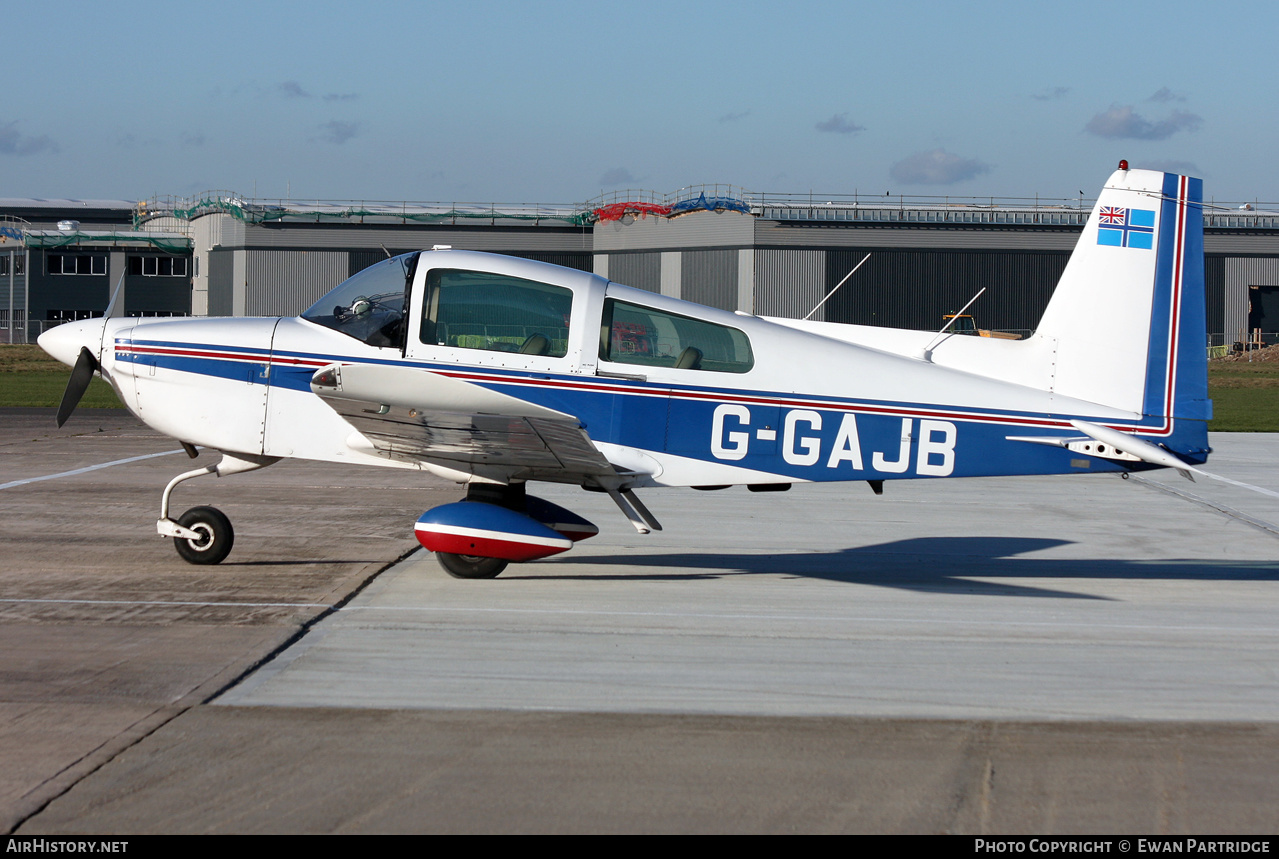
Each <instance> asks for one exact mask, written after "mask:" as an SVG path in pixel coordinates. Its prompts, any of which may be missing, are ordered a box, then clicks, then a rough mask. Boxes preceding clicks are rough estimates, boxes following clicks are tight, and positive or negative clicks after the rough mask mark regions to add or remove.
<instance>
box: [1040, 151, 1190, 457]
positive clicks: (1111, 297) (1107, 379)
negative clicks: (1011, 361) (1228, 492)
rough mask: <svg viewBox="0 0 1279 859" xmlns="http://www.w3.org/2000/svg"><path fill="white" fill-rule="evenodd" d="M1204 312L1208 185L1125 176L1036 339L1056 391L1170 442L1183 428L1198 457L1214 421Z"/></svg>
mask: <svg viewBox="0 0 1279 859" xmlns="http://www.w3.org/2000/svg"><path fill="white" fill-rule="evenodd" d="M1204 306H1205V298H1204V266H1203V185H1202V183H1201V182H1200V180H1198V179H1191V178H1189V177H1187V176H1177V175H1174V174H1171V173H1160V172H1157V171H1153V170H1124V169H1121V170H1118V171H1116V172H1115V173H1114V174H1113V175H1112V176H1111V177H1110V180H1109V181H1108V182H1107V183H1106V187H1105V188H1104V189H1103V190H1102V192H1101V195H1100V197H1099V198H1098V200H1097V205H1096V206H1095V207H1094V208H1093V211H1092V216H1091V217H1090V218H1089V219H1088V224H1087V225H1086V226H1085V227H1084V232H1083V235H1081V236H1080V238H1079V244H1078V245H1076V247H1075V252H1074V254H1073V255H1072V256H1071V258H1070V262H1069V263H1068V264H1067V266H1066V270H1065V272H1063V273H1062V276H1061V280H1060V282H1059V283H1058V284H1057V289H1056V291H1055V292H1054V293H1053V297H1052V301H1051V302H1049V305H1048V309H1047V310H1046V311H1045V312H1044V317H1043V320H1042V321H1041V322H1040V325H1039V329H1038V330H1037V331H1036V333H1035V335H1034V338H1035V339H1037V340H1041V341H1045V342H1044V343H1043V344H1042V345H1045V346H1049V347H1050V348H1051V351H1052V353H1053V354H1054V360H1053V370H1052V380H1053V382H1052V390H1053V392H1054V393H1058V394H1061V395H1063V396H1070V397H1075V398H1078V399H1081V400H1088V401H1091V402H1095V403H1101V404H1104V405H1107V406H1112V407H1115V408H1118V409H1122V410H1124V411H1128V412H1132V413H1134V414H1135V415H1140V416H1141V417H1140V419H1139V421H1138V422H1137V423H1136V424H1134V425H1133V426H1132V427H1130V428H1129V429H1130V430H1131V431H1136V432H1138V433H1140V434H1142V435H1147V436H1158V437H1161V438H1162V439H1164V440H1165V443H1167V441H1168V440H1170V439H1169V437H1170V436H1172V435H1173V433H1174V430H1175V431H1176V434H1177V436H1178V439H1177V444H1176V447H1177V448H1179V449H1181V450H1182V451H1184V452H1198V451H1199V450H1200V449H1202V448H1205V447H1206V429H1205V425H1204V423H1203V422H1204V421H1207V420H1208V418H1210V417H1211V404H1210V403H1209V401H1208V364H1207V349H1206V342H1207V341H1206V339H1205V335H1206V321H1205V315H1204ZM1176 422H1190V423H1189V424H1188V425H1185V426H1180V425H1179V426H1176V427H1174V423H1176ZM1170 446H1172V445H1170Z"/></svg>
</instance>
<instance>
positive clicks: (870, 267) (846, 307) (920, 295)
mask: <svg viewBox="0 0 1279 859" xmlns="http://www.w3.org/2000/svg"><path fill="white" fill-rule="evenodd" d="M867 250H870V251H872V254H871V258H870V259H869V260H867V261H866V264H865V265H864V266H862V268H861V269H860V270H859V271H858V272H857V274H855V275H853V278H852V279H851V280H850V281H849V282H848V283H847V284H845V285H844V287H843V289H841V290H840V291H839V292H838V293H837V294H836V295H835V297H833V298H832V299H831V300H830V301H828V302H827V303H826V306H825V310H826V319H827V320H829V321H831V322H850V323H855V324H858V325H883V326H891V327H896V328H913V329H917V330H923V331H927V330H934V331H935V330H937V329H939V328H941V326H942V325H943V324H944V323H943V319H942V317H943V316H944V315H945V314H947V313H954V312H955V311H957V310H959V309H960V308H961V307H963V306H964V304H966V303H967V302H968V300H969V299H970V298H972V297H973V296H974V295H976V294H977V292H978V290H980V289H981V288H982V287H987V290H986V292H985V294H983V295H982V297H981V298H980V299H978V301H977V303H976V304H974V305H973V306H972V307H971V308H970V309H969V311H968V312H969V313H971V314H972V315H973V316H974V317H975V318H976V320H977V325H978V326H979V327H981V328H998V329H1001V330H1007V331H1022V332H1028V331H1031V330H1033V329H1034V328H1035V327H1036V326H1037V325H1038V324H1039V318H1040V317H1041V316H1042V315H1043V312H1044V308H1045V307H1047V306H1048V299H1049V298H1050V297H1051V296H1052V293H1053V289H1054V288H1055V287H1056V285H1057V281H1058V279H1059V278H1060V277H1061V273H1062V271H1064V270H1065V268H1066V262H1067V260H1068V259H1069V258H1070V254H1069V253H1067V252H1065V251H1058V252H1054V251H1039V252H1032V251H1023V252H1020V253H1018V252H1014V251H1007V252H1002V253H1001V252H995V251H960V250H951V251H940V250H939V251H920V250H915V251H906V250H900V249H893V248H878V249H871V248H867V249H864V250H856V251H848V250H831V251H828V252H827V254H826V289H828V290H829V289H832V288H834V287H835V285H836V284H838V283H839V281H840V280H841V279H843V277H844V276H845V275H846V274H848V272H849V271H850V270H851V269H852V268H853V266H855V265H857V263H858V262H859V261H860V260H861V258H862V257H863V256H864V255H865V252H866V251H867Z"/></svg>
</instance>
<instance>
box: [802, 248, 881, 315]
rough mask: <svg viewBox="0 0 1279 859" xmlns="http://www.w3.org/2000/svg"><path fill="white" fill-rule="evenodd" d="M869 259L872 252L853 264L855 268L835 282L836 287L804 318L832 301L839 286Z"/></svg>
mask: <svg viewBox="0 0 1279 859" xmlns="http://www.w3.org/2000/svg"><path fill="white" fill-rule="evenodd" d="M868 259H870V254H866V256H864V257H862V262H859V263H858V264H857V265H855V266H853V270H852V271H850V272H849V273H848V274H846V275H844V279H843V280H841V281H840V282H839V283H837V284H835V288H834V289H832V290H831V291H830V292H828V293H826V297H825V298H823V299H822V300H821V301H819V302H817V306H816V307H814V308H813V309H812V310H810V311H808V316H805V317H804V319H805V320H807V319H808V317H809V316H812V315H813V314H814V313H816V312H817V311H818V310H820V309H821V306H822V305H823V304H825V303H826V302H828V301H830V297H831V296H832V295H834V294H835V293H837V292H839V288H840V287H841V286H843V285H844V284H846V283H848V279H849V278H850V277H852V276H853V274H854V273H855V272H856V271H857V269H859V268H861V267H862V263H864V262H866V260H868Z"/></svg>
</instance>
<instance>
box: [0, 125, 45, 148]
mask: <svg viewBox="0 0 1279 859" xmlns="http://www.w3.org/2000/svg"><path fill="white" fill-rule="evenodd" d="M17 125H18V124H17V123H16V122H11V123H9V124H8V125H4V126H0V155H19V156H21V155H39V154H40V153H42V152H57V151H58V144H56V143H54V142H53V139H52V138H50V137H49V136H48V135H46V134H41V135H40V136H39V137H32V136H31V135H28V134H23V133H22V132H20V131H18V128H17Z"/></svg>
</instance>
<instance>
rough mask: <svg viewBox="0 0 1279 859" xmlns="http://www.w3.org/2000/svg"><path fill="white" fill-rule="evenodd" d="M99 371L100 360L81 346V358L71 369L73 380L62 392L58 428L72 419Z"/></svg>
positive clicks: (77, 359)
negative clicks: (72, 414)
mask: <svg viewBox="0 0 1279 859" xmlns="http://www.w3.org/2000/svg"><path fill="white" fill-rule="evenodd" d="M97 369H98V359H97V358H95V357H93V353H92V352H90V351H89V350H88V348H87V347H85V346H81V347H80V357H79V358H76V362H75V367H73V368H72V369H71V379H70V381H68V382H67V389H66V390H65V391H63V392H62V402H61V403H60V404H59V405H58V426H62V425H63V424H64V423H66V422H67V418H69V417H71V413H72V412H74V411H75V407H76V406H77V405H79V403H80V398H81V397H83V396H84V392H85V391H87V390H88V389H89V382H90V381H91V380H92V379H93V374H94V373H95V372H97Z"/></svg>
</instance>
